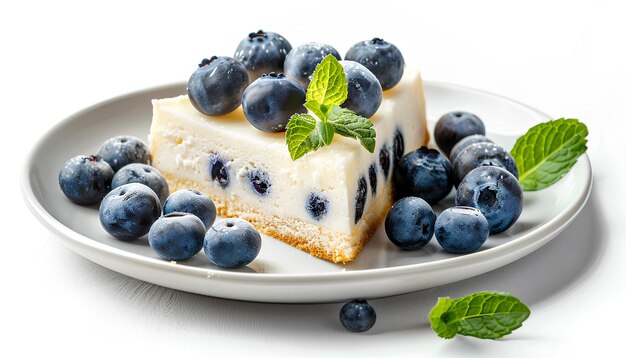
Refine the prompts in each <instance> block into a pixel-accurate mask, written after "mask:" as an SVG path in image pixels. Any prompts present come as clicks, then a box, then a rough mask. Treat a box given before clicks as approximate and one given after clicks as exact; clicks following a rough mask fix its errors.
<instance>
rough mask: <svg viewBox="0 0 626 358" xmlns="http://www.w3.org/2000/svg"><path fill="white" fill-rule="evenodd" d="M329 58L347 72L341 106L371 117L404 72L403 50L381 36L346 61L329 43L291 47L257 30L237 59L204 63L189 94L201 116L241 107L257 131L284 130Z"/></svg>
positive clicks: (191, 81) (243, 43)
mask: <svg viewBox="0 0 626 358" xmlns="http://www.w3.org/2000/svg"><path fill="white" fill-rule="evenodd" d="M328 55H332V56H334V57H335V58H336V59H337V60H339V61H340V62H341V64H342V66H343V67H344V70H345V73H346V80H347V83H348V98H347V99H346V101H345V102H344V103H343V105H342V107H344V108H347V109H350V110H352V111H354V112H355V113H356V114H358V115H360V116H363V117H367V118H369V117H371V116H372V115H374V113H376V111H377V110H378V107H379V106H380V104H381V101H382V92H383V90H387V89H390V88H392V87H394V86H395V85H396V84H397V83H398V82H399V81H400V79H401V78H402V74H403V73H404V58H403V57H402V54H401V53H400V50H398V48H397V47H396V46H394V45H393V44H391V43H389V42H387V41H385V40H383V39H380V38H374V39H372V40H369V41H361V42H359V43H357V44H355V45H354V46H352V47H351V48H350V49H349V50H348V52H347V53H346V55H345V60H343V61H342V58H341V55H339V52H338V51H337V50H336V49H335V48H334V47H332V46H330V45H328V44H323V43H318V42H308V43H305V44H302V45H300V46H298V47H295V48H293V49H292V46H291V44H290V43H289V41H287V39H285V38H284V37H283V36H281V35H280V34H277V33H275V32H269V31H263V30H259V31H256V32H251V33H249V34H248V36H246V37H245V38H244V39H242V40H241V42H240V43H239V45H238V46H237V49H236V50H235V53H234V55H233V57H228V56H213V57H210V58H205V59H203V60H202V61H201V62H200V64H199V65H198V68H197V69H196V70H195V71H194V72H193V73H192V75H191V76H190V78H189V82H188V86H187V93H188V95H189V99H190V101H191V103H192V104H193V106H194V107H195V108H196V109H197V110H198V111H200V112H201V113H203V114H206V115H209V116H220V115H223V114H226V113H229V112H232V111H234V110H235V109H236V108H237V107H239V106H240V105H241V106H242V109H243V112H244V115H245V116H246V118H247V119H248V121H249V122H250V124H252V125H253V126H254V127H255V128H257V129H259V130H261V131H264V132H283V131H285V130H286V126H287V122H289V119H290V118H291V116H292V115H293V114H296V113H303V112H306V109H305V108H304V103H305V100H306V98H305V92H306V89H307V87H308V86H309V82H310V81H311V76H312V75H313V72H314V71H315V68H316V66H317V65H318V64H319V63H320V62H321V61H322V59H323V58H324V57H326V56H328Z"/></svg>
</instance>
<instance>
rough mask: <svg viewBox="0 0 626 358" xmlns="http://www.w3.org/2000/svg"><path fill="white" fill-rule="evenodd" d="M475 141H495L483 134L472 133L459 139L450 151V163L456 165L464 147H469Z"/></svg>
mask: <svg viewBox="0 0 626 358" xmlns="http://www.w3.org/2000/svg"><path fill="white" fill-rule="evenodd" d="M474 143H493V141H492V140H491V139H489V138H487V137H485V136H484V135H482V134H472V135H470V136H467V137H465V138H463V139H461V140H460V141H458V142H457V143H456V144H455V145H454V147H452V150H451V151H450V157H449V158H450V163H452V165H454V161H455V160H456V157H457V155H459V154H460V153H461V152H462V151H463V149H465V148H467V147H469V146H470V145H472V144H474Z"/></svg>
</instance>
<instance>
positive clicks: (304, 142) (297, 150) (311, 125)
mask: <svg viewBox="0 0 626 358" xmlns="http://www.w3.org/2000/svg"><path fill="white" fill-rule="evenodd" d="M286 139H287V148H288V149H289V154H290V155H291V160H296V159H298V158H301V157H302V156H303V155H305V154H306V153H308V152H311V151H315V150H318V149H319V148H321V147H322V146H323V145H324V143H323V140H322V136H321V135H320V132H319V130H318V127H317V120H316V119H315V118H313V117H312V116H311V115H308V114H294V115H293V116H291V118H290V119H289V122H288V123H287V133H286Z"/></svg>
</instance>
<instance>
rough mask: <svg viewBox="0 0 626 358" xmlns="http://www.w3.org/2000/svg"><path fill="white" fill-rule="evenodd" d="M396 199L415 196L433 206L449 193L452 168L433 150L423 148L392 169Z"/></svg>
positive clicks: (408, 155)
mask: <svg viewBox="0 0 626 358" xmlns="http://www.w3.org/2000/svg"><path fill="white" fill-rule="evenodd" d="M393 181H394V187H395V191H396V196H397V197H404V196H417V197H420V198H422V199H424V200H426V201H427V202H429V203H431V204H433V203H436V202H438V201H439V200H441V199H443V198H444V197H445V196H446V195H448V193H450V190H452V166H451V165H450V162H449V161H448V159H446V157H444V156H443V155H442V154H441V153H439V151H437V150H436V149H431V148H428V147H425V146H422V147H420V148H418V149H416V150H414V151H412V152H410V153H407V154H406V155H405V156H403V157H402V158H401V159H400V161H398V163H397V164H396V165H395V166H394V175H393Z"/></svg>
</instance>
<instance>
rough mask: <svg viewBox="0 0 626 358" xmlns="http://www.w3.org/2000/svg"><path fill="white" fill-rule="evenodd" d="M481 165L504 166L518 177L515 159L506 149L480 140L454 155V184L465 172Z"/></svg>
mask: <svg viewBox="0 0 626 358" xmlns="http://www.w3.org/2000/svg"><path fill="white" fill-rule="evenodd" d="M482 166H495V167H500V168H504V169H506V170H508V171H509V173H511V174H513V176H514V177H515V178H518V177H519V173H518V170H517V165H516V164H515V160H514V159H513V157H511V155H510V154H509V153H508V152H507V151H506V150H504V149H503V148H502V147H500V146H499V145H497V144H494V143H487V142H482V143H474V144H470V145H468V146H467V147H466V148H465V149H463V150H462V151H461V152H460V153H459V154H458V155H457V156H456V158H455V160H454V165H453V166H452V172H453V174H454V185H455V186H457V187H458V185H459V183H460V182H461V180H463V178H464V177H465V176H466V175H467V173H469V172H470V171H472V170H473V169H475V168H478V167H482Z"/></svg>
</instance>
